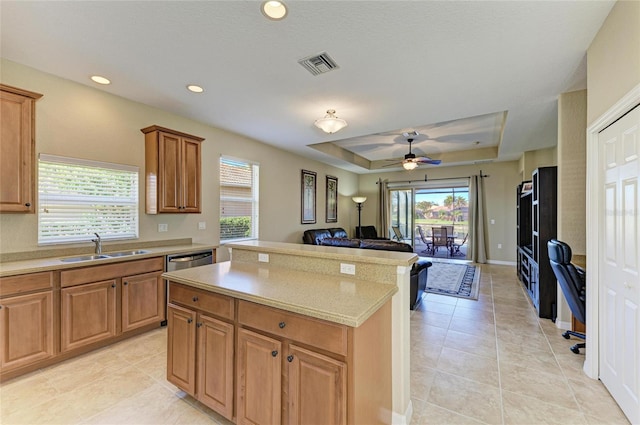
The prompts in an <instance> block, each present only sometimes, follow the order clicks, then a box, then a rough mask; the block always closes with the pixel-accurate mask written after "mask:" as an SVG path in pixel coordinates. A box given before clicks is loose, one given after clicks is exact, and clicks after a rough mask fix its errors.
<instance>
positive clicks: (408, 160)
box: [384, 132, 442, 170]
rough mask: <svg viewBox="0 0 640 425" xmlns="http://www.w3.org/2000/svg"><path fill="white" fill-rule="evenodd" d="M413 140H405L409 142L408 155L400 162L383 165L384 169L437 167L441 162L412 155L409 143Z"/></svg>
mask: <svg viewBox="0 0 640 425" xmlns="http://www.w3.org/2000/svg"><path fill="white" fill-rule="evenodd" d="M413 133H414V134H415V135H418V133H417V132H413ZM413 140H414V139H413V138H407V142H409V153H408V154H406V155H405V156H404V159H403V160H402V161H400V162H395V163H393V164H389V165H384V167H391V166H394V165H398V164H402V168H404V169H405V170H414V169H415V168H416V167H418V165H419V164H431V165H439V164H440V163H441V162H442V161H441V160H439V159H431V158H429V157H428V156H416V154H414V153H412V152H411V143H413ZM391 161H393V160H391Z"/></svg>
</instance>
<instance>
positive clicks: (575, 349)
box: [569, 345, 580, 354]
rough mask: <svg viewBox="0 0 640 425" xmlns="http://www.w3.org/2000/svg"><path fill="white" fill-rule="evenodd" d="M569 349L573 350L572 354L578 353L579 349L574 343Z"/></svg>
mask: <svg viewBox="0 0 640 425" xmlns="http://www.w3.org/2000/svg"><path fill="white" fill-rule="evenodd" d="M569 349H570V350H571V351H572V352H573V354H580V349H579V348H578V347H576V346H575V345H574V346H573V347H571V348H569Z"/></svg>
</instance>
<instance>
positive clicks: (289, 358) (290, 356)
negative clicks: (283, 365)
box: [287, 355, 293, 363]
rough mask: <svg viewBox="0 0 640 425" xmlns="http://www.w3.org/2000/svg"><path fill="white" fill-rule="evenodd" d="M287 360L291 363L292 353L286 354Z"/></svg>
mask: <svg viewBox="0 0 640 425" xmlns="http://www.w3.org/2000/svg"><path fill="white" fill-rule="evenodd" d="M287 361H288V362H289V363H291V362H292V361H293V356H292V355H288V356H287Z"/></svg>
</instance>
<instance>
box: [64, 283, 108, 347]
mask: <svg viewBox="0 0 640 425" xmlns="http://www.w3.org/2000/svg"><path fill="white" fill-rule="evenodd" d="M116 287H117V282H116V280H115V279H112V280H105V281H102V282H95V283H91V284H86V285H80V286H73V287H70V288H63V289H62V290H61V293H60V295H61V314H62V317H61V320H60V323H61V329H60V335H61V344H60V350H61V351H62V352H63V353H64V352H67V351H70V350H73V349H76V348H80V347H83V346H86V345H89V344H93V343H96V342H99V341H103V340H106V339H111V338H113V337H115V336H116V332H117V329H116Z"/></svg>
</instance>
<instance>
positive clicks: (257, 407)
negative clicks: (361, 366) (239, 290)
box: [236, 301, 348, 424]
mask: <svg viewBox="0 0 640 425" xmlns="http://www.w3.org/2000/svg"><path fill="white" fill-rule="evenodd" d="M238 322H239V323H240V324H241V325H243V326H250V327H251V328H253V329H256V331H250V330H247V329H240V330H239V331H238V364H237V377H236V382H237V385H238V388H237V396H236V397H237V400H238V412H237V415H238V423H252V424H253V423H258V424H267V423H281V419H283V420H282V422H283V423H288V424H305V423H322V424H346V423H347V363H346V360H347V358H346V354H347V340H348V338H347V333H348V332H347V327H346V326H342V325H337V324H334V323H329V322H324V321H321V320H317V319H312V318H309V317H304V316H300V315H298V314H294V313H289V312H285V311H282V310H279V309H274V308H271V307H266V306H262V305H258V304H253V303H249V302H246V301H238ZM259 332H265V333H264V334H262V333H259ZM297 343H301V344H308V348H303V347H301V346H299V345H298V344H297ZM323 353H327V354H323ZM331 356H334V357H335V358H334V357H331ZM283 365H284V370H283V371H282V376H283V377H284V378H283V380H282V382H283V384H282V385H281V379H282V378H281V371H280V369H281V367H282V366H283ZM282 397H283V399H282V400H281V398H282ZM281 412H284V417H283V418H281V417H280V415H281Z"/></svg>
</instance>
